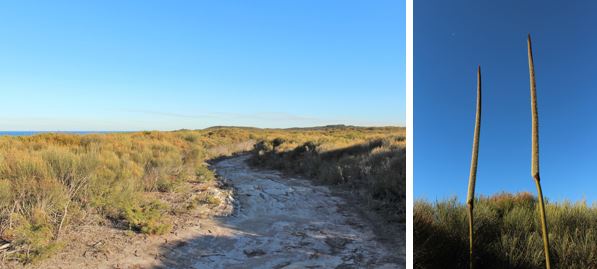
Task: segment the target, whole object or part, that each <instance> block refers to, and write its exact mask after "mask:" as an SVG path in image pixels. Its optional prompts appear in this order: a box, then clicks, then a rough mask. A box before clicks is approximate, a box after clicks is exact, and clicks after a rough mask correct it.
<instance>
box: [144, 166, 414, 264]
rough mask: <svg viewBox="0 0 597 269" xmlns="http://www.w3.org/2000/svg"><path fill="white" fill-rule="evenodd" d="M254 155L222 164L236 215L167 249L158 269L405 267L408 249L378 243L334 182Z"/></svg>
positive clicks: (220, 170)
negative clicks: (254, 165) (296, 174)
mask: <svg viewBox="0 0 597 269" xmlns="http://www.w3.org/2000/svg"><path fill="white" fill-rule="evenodd" d="M246 159H247V156H240V157H235V158H232V159H227V160H223V161H220V162H218V163H217V164H215V166H214V167H215V169H216V172H217V173H218V174H219V175H220V176H221V177H222V178H223V180H225V181H227V183H228V184H230V185H232V186H233V187H234V189H235V194H234V197H235V199H236V200H235V201H234V203H235V207H234V208H235V209H234V212H233V213H232V214H231V215H230V216H227V217H221V218H216V219H215V220H213V221H207V222H205V221H204V222H203V224H202V227H201V228H202V229H200V230H199V231H198V232H197V234H196V236H195V238H194V239H191V240H187V241H185V242H178V243H174V245H176V246H177V247H174V248H165V249H163V250H162V255H163V258H162V259H161V264H160V265H157V266H155V267H156V268H404V258H403V257H404V247H401V248H398V249H388V247H387V246H384V245H382V244H381V243H379V242H377V240H376V239H375V236H374V234H373V232H372V231H371V229H370V228H369V225H367V222H366V221H363V220H362V219H361V218H359V217H358V216H357V215H356V214H355V213H352V212H347V211H346V210H339V205H341V204H343V203H344V202H343V200H342V199H340V198H337V197H334V196H331V194H330V191H329V190H328V188H327V187H324V186H314V185H312V184H310V182H308V181H306V180H299V179H292V178H289V179H283V178H282V177H281V175H280V174H279V173H277V172H275V171H256V170H252V169H250V168H249V167H248V166H247V164H246V163H245V160H246Z"/></svg>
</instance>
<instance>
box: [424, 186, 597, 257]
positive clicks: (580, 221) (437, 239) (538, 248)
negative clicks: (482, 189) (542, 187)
mask: <svg viewBox="0 0 597 269" xmlns="http://www.w3.org/2000/svg"><path fill="white" fill-rule="evenodd" d="M474 210H475V223H476V225H475V229H474V232H475V235H476V236H475V241H474V244H475V250H476V251H475V264H476V265H477V266H478V267H479V268H544V267H545V257H544V255H543V243H542V239H541V223H540V221H539V220H538V219H537V218H536V216H537V215H538V210H539V209H538V202H537V199H536V198H535V197H534V196H533V195H531V194H529V193H520V194H508V193H504V194H499V195H495V196H490V197H480V198H478V199H477V200H476V201H475V208H474ZM545 210H546V214H547V216H548V219H547V220H548V225H549V227H550V230H549V237H550V238H552V239H553V241H552V242H551V245H550V249H551V251H552V252H551V263H552V265H553V266H554V267H555V268H597V245H596V244H595V242H597V232H596V231H597V205H593V206H589V205H587V204H586V203H584V202H578V203H569V202H562V203H546V204H545ZM413 224H414V250H415V253H414V259H415V268H465V267H467V266H468V254H469V253H468V234H467V227H468V224H467V213H466V205H464V204H460V203H458V202H457V200H456V199H451V200H447V201H440V202H436V203H429V202H426V201H417V202H415V207H414V218H413Z"/></svg>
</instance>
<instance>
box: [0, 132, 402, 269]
mask: <svg viewBox="0 0 597 269" xmlns="http://www.w3.org/2000/svg"><path fill="white" fill-rule="evenodd" d="M394 129H395V128H394ZM394 129H392V128H389V129H388V128H350V127H347V128H313V129H288V130H281V129H255V128H234V127H219V128H208V129H205V130H197V131H190V130H180V131H174V132H157V131H156V132H149V131H148V132H136V133H113V134H88V135H71V134H40V135H35V136H22V137H9V136H5V137H0V237H1V239H2V240H4V241H6V242H10V244H11V247H10V248H9V250H8V251H9V252H10V253H11V254H10V255H8V256H7V258H8V259H9V260H15V259H16V260H18V261H21V262H24V263H29V262H35V261H36V260H40V259H41V258H44V257H48V256H50V255H52V254H53V253H55V252H57V251H60V248H61V247H62V246H63V245H64V243H63V242H62V241H61V235H62V234H64V233H66V232H68V231H69V230H75V229H74V228H75V227H78V226H81V225H103V226H109V227H113V228H115V229H126V230H130V231H132V232H138V233H145V234H164V233H167V232H169V230H170V229H171V228H172V225H173V224H172V218H174V217H175V216H176V215H177V214H184V213H185V210H191V209H192V208H194V207H196V206H197V205H201V204H202V205H207V206H217V205H218V204H219V203H221V202H222V201H220V200H218V199H217V198H216V197H213V196H212V195H210V194H209V193H199V194H198V195H196V194H193V196H192V197H195V198H193V199H186V200H185V199H180V197H191V195H190V194H188V195H187V192H190V189H191V188H190V187H189V186H190V185H189V184H196V183H201V182H209V181H211V180H213V179H214V178H215V176H214V174H213V172H212V171H210V170H209V169H208V165H207V164H206V162H207V161H208V160H212V159H215V158H218V157H222V156H228V155H232V154H234V153H237V152H243V151H248V150H251V149H252V148H253V145H254V144H255V141H260V140H272V139H274V138H283V139H284V141H285V142H284V143H283V144H282V145H281V146H280V147H279V149H277V150H283V149H288V148H292V147H295V146H298V145H301V144H303V143H305V142H306V141H317V143H319V144H321V145H325V146H326V147H329V149H330V150H331V149H334V148H340V147H344V146H346V145H351V144H354V143H358V142H362V141H367V140H370V139H374V138H381V137H384V136H387V133H388V130H394ZM175 197H176V198H175Z"/></svg>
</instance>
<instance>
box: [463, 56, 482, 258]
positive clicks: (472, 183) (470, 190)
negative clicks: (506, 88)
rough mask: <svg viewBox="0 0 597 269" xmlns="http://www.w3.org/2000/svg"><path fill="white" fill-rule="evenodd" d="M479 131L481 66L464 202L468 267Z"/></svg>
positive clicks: (471, 244)
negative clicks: (467, 236)
mask: <svg viewBox="0 0 597 269" xmlns="http://www.w3.org/2000/svg"><path fill="white" fill-rule="evenodd" d="M480 132H481V66H479V67H478V68H477V111H476V116H475V134H474V136H473V153H472V160H471V171H470V175H469V180H468V194H467V198H466V203H467V207H468V234H469V262H470V268H471V269H472V268H473V265H474V262H473V261H474V252H473V241H474V240H473V239H474V237H473V207H474V201H475V182H476V181H477V161H478V157H479V134H480Z"/></svg>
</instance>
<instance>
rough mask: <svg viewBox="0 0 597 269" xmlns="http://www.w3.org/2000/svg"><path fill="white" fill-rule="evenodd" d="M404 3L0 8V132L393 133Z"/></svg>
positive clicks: (19, 4) (399, 100) (398, 115)
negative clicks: (367, 129) (350, 129)
mask: <svg viewBox="0 0 597 269" xmlns="http://www.w3.org/2000/svg"><path fill="white" fill-rule="evenodd" d="M404 12H405V7H404V2H403V1H381V0H380V1H340V0H338V1H315V0H312V1H250V2H248V1H226V2H224V1H51V2H50V1H2V2H0V25H1V27H0V36H2V40H3V41H2V42H0V59H1V60H0V82H1V92H2V98H1V99H2V105H1V106H0V130H142V129H143V130H144V129H152V130H172V129H179V128H190V129H194V128H204V127H208V126H213V125H243V126H257V127H293V126H313V125H324V124H336V123H343V124H356V125H404V122H405V90H404V73H405V70H404V68H405V56H404V52H405V49H404V46H405V38H404V35H405V34H404V33H405V25H404V23H405V14H404Z"/></svg>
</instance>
